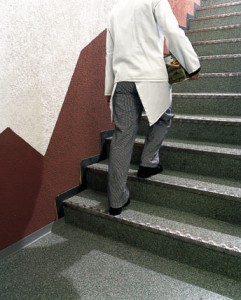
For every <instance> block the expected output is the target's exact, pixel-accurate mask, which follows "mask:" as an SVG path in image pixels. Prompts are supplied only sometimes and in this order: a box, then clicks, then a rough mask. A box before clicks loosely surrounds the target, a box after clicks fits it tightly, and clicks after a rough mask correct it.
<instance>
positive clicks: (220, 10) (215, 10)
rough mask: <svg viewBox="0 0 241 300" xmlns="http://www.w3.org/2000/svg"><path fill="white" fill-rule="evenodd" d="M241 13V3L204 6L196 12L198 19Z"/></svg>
mask: <svg viewBox="0 0 241 300" xmlns="http://www.w3.org/2000/svg"><path fill="white" fill-rule="evenodd" d="M240 11H241V1H236V2H228V3H226V1H225V3H221V4H218V5H211V6H202V7H200V8H198V9H197V10H196V17H197V18H199V17H207V16H213V15H221V14H228V13H233V12H240Z"/></svg>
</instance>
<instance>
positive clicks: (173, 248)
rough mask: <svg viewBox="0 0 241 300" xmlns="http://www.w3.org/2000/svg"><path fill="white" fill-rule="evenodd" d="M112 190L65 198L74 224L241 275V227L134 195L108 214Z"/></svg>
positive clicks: (197, 264)
mask: <svg viewBox="0 0 241 300" xmlns="http://www.w3.org/2000/svg"><path fill="white" fill-rule="evenodd" d="M106 202H107V200H106V194H101V193H96V192H94V191H90V190H86V191H84V192H82V193H81V194H79V195H77V196H74V197H72V198H70V199H68V200H66V201H65V202H64V206H65V208H64V209H65V218H66V221H67V222H68V223H72V224H74V225H77V226H80V227H81V228H83V229H87V230H90V231H93V232H96V233H98V234H102V235H105V236H109V237H112V238H114V239H117V240H120V241H125V242H126V243H129V244H131V245H134V246H138V247H140V248H142V249H145V250H148V251H150V252H153V253H155V254H158V255H160V256H164V257H167V258H169V259H175V260H177V261H179V262H182V263H186V264H189V265H191V266H194V267H199V268H202V269H205V270H207V271H212V272H215V273H219V274H223V275H225V276H229V277H232V278H235V279H241V272H240V264H241V228H240V227H239V226H234V225H231V224H228V223H224V222H220V221H214V220H210V219H208V218H203V217H198V216H196V215H192V214H188V213H181V212H178V211H175V210H170V209H164V208H160V207H158V206H153V205H150V204H149V205H148V204H147V203H145V204H143V203H142V202H139V201H134V200H132V203H131V205H130V206H129V207H128V208H127V209H126V210H125V211H123V213H122V214H121V215H120V216H117V217H113V216H110V215H109V214H108V213H106Z"/></svg>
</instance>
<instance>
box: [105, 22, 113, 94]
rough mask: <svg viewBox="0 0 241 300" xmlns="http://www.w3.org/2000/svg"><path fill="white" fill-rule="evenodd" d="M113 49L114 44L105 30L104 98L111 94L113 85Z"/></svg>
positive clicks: (108, 32)
mask: <svg viewBox="0 0 241 300" xmlns="http://www.w3.org/2000/svg"><path fill="white" fill-rule="evenodd" d="M113 49H114V43H113V40H112V37H111V34H110V31H109V30H108V28H107V32H106V65H105V96H109V95H111V94H112V90H113V85H114V74H113Z"/></svg>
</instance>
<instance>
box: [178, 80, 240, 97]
mask: <svg viewBox="0 0 241 300" xmlns="http://www.w3.org/2000/svg"><path fill="white" fill-rule="evenodd" d="M240 82H241V76H237V77H202V78H200V79H199V80H196V81H185V82H182V83H178V84H174V85H173V92H174V93H241V84H240Z"/></svg>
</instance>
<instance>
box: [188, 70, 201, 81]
mask: <svg viewBox="0 0 241 300" xmlns="http://www.w3.org/2000/svg"><path fill="white" fill-rule="evenodd" d="M199 75H200V72H198V73H196V74H195V75H192V76H191V77H190V78H189V80H197V79H198V78H199Z"/></svg>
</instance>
